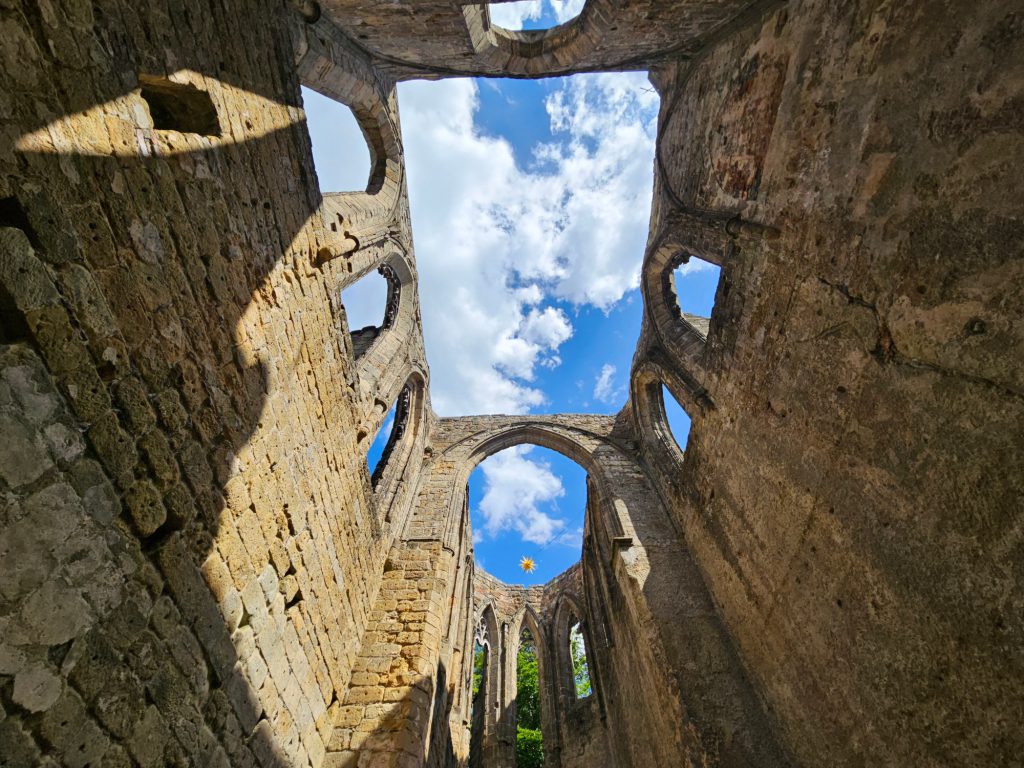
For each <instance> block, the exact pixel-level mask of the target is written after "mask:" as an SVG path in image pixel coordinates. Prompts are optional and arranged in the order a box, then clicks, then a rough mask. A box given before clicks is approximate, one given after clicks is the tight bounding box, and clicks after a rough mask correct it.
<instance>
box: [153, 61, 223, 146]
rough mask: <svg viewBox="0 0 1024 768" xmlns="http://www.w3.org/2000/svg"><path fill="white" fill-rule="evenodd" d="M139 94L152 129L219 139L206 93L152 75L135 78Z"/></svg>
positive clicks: (218, 132) (214, 116)
mask: <svg viewBox="0 0 1024 768" xmlns="http://www.w3.org/2000/svg"><path fill="white" fill-rule="evenodd" d="M139 91H140V93H141V94H142V99H143V101H145V102H146V106H147V107H148V108H149V116H150V118H151V119H152V120H153V127H154V128H155V129H157V130H159V131H178V132H179V133H197V134H200V135H202V136H220V134H221V130H220V121H219V120H218V119H217V108H216V107H215V106H214V105H213V100H212V99H211V98H210V94H208V93H207V92H206V91H203V90H200V89H199V88H196V87H195V86H194V85H190V84H188V83H175V82H172V81H171V80H168V79H167V78H166V77H157V76H155V75H139Z"/></svg>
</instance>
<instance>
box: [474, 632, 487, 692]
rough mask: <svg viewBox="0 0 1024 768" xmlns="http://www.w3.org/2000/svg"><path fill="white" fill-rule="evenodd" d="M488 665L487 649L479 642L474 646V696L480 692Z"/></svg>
mask: <svg viewBox="0 0 1024 768" xmlns="http://www.w3.org/2000/svg"><path fill="white" fill-rule="evenodd" d="M486 666H487V649H486V648H485V647H484V646H482V645H480V643H477V644H476V645H475V646H474V647H473V697H472V698H474V699H475V698H476V695H477V694H478V693H480V686H481V685H482V684H483V680H484V669H485V668H486Z"/></svg>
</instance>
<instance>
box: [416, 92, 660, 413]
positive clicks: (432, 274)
mask: <svg viewBox="0 0 1024 768" xmlns="http://www.w3.org/2000/svg"><path fill="white" fill-rule="evenodd" d="M399 103H400V106H401V112H402V125H403V136H404V140H405V148H406V163H407V168H408V179H409V189H410V201H411V207H412V218H413V233H414V238H415V246H416V253H417V265H418V269H419V273H420V280H419V290H420V298H421V303H422V308H423V313H422V314H423V325H424V334H425V337H426V349H427V354H428V358H429V363H430V368H431V397H432V401H433V404H434V406H435V408H436V409H437V411H438V413H440V414H442V415H459V414H469V413H495V412H497V413H523V412H525V411H528V410H530V409H533V408H537V407H539V406H541V405H543V404H544V402H545V396H544V394H543V392H541V391H540V390H539V389H537V388H536V387H535V386H533V385H532V384H531V382H533V381H534V374H535V370H536V367H537V366H543V367H553V366H557V365H558V363H559V362H560V359H559V357H558V349H559V346H560V345H561V344H562V343H563V342H564V341H565V340H566V339H568V338H569V337H570V336H571V335H572V331H573V328H572V323H571V322H570V320H569V318H568V316H567V315H566V314H565V313H564V312H563V311H562V310H561V309H559V308H556V307H552V306H550V303H551V302H554V301H563V302H568V303H570V304H572V305H586V304H589V305H593V306H596V307H599V308H601V309H604V310H608V309H610V308H611V306H612V305H614V304H615V302H617V301H618V300H619V299H621V298H622V296H623V295H624V293H625V292H627V291H629V290H631V289H633V288H635V287H636V286H637V285H638V284H639V270H640V263H641V260H642V257H643V250H644V246H645V243H646V238H647V227H648V218H649V211H650V198H651V185H652V180H653V157H654V149H653V147H654V143H653V139H654V131H655V119H656V113H657V103H658V101H657V95H656V94H655V93H654V91H653V89H652V88H651V87H650V85H649V84H648V83H647V81H646V79H645V77H644V76H643V75H642V74H639V73H614V74H602V75H578V76H575V77H572V78H569V79H567V80H565V81H563V82H562V84H561V85H560V86H559V87H558V88H557V89H556V90H555V91H553V92H552V93H551V94H550V95H549V96H548V98H547V103H546V107H547V111H548V115H549V118H550V120H551V125H552V130H553V133H554V137H555V139H556V140H555V141H553V142H550V143H546V144H541V145H538V146H537V147H535V148H534V159H535V162H534V163H532V164H531V165H530V167H528V168H525V169H524V168H522V167H521V166H519V165H517V163H516V157H515V154H514V153H513V150H512V147H511V145H510V144H509V143H508V142H507V141H505V140H504V139H502V138H495V137H493V136H487V135H484V134H483V133H482V132H481V131H480V130H479V128H478V127H477V124H476V122H475V115H476V110H477V108H478V103H479V102H478V92H477V86H476V84H475V83H474V81H472V80H443V81H439V82H408V83H402V84H401V85H400V86H399Z"/></svg>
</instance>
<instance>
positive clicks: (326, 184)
mask: <svg viewBox="0 0 1024 768" xmlns="http://www.w3.org/2000/svg"><path fill="white" fill-rule="evenodd" d="M302 105H303V108H304V109H305V112H306V129H307V130H308V131H309V140H310V143H311V144H312V145H313V167H314V168H315V170H316V177H317V182H318V183H319V185H320V191H321V193H324V194H326V193H328V192H364V191H366V188H367V186H368V184H369V180H370V171H371V167H372V162H371V155H370V147H369V145H367V143H366V137H365V136H364V135H363V131H362V129H361V128H360V127H359V122H358V121H357V120H356V116H355V115H354V114H353V113H352V110H351V109H349V108H348V107H347V106H346V105H344V104H342V103H341V102H340V101H335V100H334V99H329V98H327V97H326V96H323V95H321V94H319V93H317V92H316V91H314V90H312V89H310V88H307V87H305V86H302Z"/></svg>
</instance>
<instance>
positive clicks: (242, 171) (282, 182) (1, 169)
mask: <svg viewBox="0 0 1024 768" xmlns="http://www.w3.org/2000/svg"><path fill="white" fill-rule="evenodd" d="M0 28H2V31H3V34H2V35H0V52H2V53H3V56H4V62H5V66H4V74H5V79H4V81H3V83H2V84H0V134H2V135H3V141H0V288H2V290H0V322H2V329H0V701H2V702H3V705H2V707H3V708H2V709H0V763H2V764H3V765H12V766H19V767H20V766H27V765H68V766H78V765H81V766H84V765H109V766H121V765H154V766H164V765H211V766H227V765H231V766H254V767H255V766H261V768H267V767H269V766H283V765H287V766H307V765H309V766H314V768H315V766H321V765H326V766H358V768H367V766H421V765H427V766H430V767H431V768H454V766H465V765H466V763H467V761H468V762H469V764H470V765H472V766H473V768H477V767H478V766H482V765H484V766H491V767H492V768H495V767H499V766H511V765H512V764H513V763H512V761H513V746H514V735H515V690H514V674H513V673H514V664H515V651H516V644H517V642H518V637H519V630H520V629H521V628H522V627H523V626H528V627H529V628H530V629H531V632H534V633H535V634H536V635H537V640H538V645H539V647H540V648H541V666H542V675H541V676H542V680H543V681H544V685H543V694H542V698H543V700H542V720H543V725H544V733H545V743H546V749H547V763H548V766H549V768H576V767H577V766H590V765H605V764H614V765H616V766H623V767H625V766H655V765H657V766H660V765H666V766H668V765H673V766H674V765H703V766H736V767H737V768H738V767H739V766H744V767H746V766H751V765H756V766H758V767H759V768H766V767H768V766H782V765H800V766H822V768H824V767H825V766H828V767H829V768H844V767H845V766H850V767H851V768H852V767H853V766H861V765H894V766H930V765H941V766H943V767H944V768H945V767H947V766H948V767H950V768H960V767H961V766H962V767H963V768H967V766H971V768H973V767H974V766H988V765H992V766H995V765H1012V764H1015V762H1016V761H1018V760H1019V755H1020V753H1021V752H1022V750H1024V743H1022V741H1021V738H1022V736H1021V733H1020V729H1019V728H1018V727H1017V724H1018V723H1019V721H1020V720H1021V716H1022V714H1024V713H1022V712H1021V705H1020V702H1021V700H1022V698H1024V689H1022V688H1021V680H1022V675H1021V673H1020V670H1021V666H1022V651H1021V649H1022V648H1024V625H1022V619H1021V617H1022V616H1024V597H1022V594H1024V593H1022V584H1024V573H1022V572H1021V565H1020V564H1021V563H1022V562H1024V557H1022V556H1021V546H1020V540H1021V531H1022V524H1021V511H1022V506H1021V503H1020V500H1021V498H1024V486H1022V478H1024V466H1022V464H1021V457H1022V456H1024V443H1022V435H1024V427H1022V425H1024V408H1022V392H1024V363H1022V359H1024V355H1022V328H1024V324H1022V323H1021V321H1020V296H1021V295H1022V294H1024V268H1022V266H1021V264H1022V258H1021V248H1020V243H1021V242H1022V241H1024V237H1022V236H1024V229H1022V226H1024V225H1022V223H1021V211H1020V200H1021V199H1022V196H1024V190H1022V188H1021V183H1020V174H1019V173H1018V172H1017V171H1018V168H1019V167H1020V165H1021V161H1022V158H1024V151H1022V149H1024V136H1022V128H1021V126H1022V125H1024V119H1022V116H1021V107H1020V105H1021V103H1022V98H1024V97H1022V88H1024V78H1022V76H1021V72H1020V67H1019V66H1018V65H1017V63H1016V62H1018V61H1021V60H1024V51H1022V45H1024V35H1022V25H1021V20H1020V14H1019V12H1018V10H1017V9H1016V8H1015V7H1013V6H1012V4H1010V3H1008V2H1005V1H1004V0H992V2H986V3H969V2H966V0H948V2H944V3H941V4H928V3H923V2H904V3H890V4H884V3H883V4H879V3H872V2H860V1H858V2H850V3H826V2H823V1H822V0H791V2H789V3H786V4H781V3H775V2H760V3H755V2H747V1H746V0H742V1H740V0H729V1H726V2H719V3H695V2H690V0H681V1H680V2H663V1H662V0H638V1H637V2H631V3H612V2H609V1H608V0H589V2H587V3H586V5H585V6H584V9H583V11H582V13H581V15H580V17H579V18H578V19H577V20H574V21H572V22H570V23H568V24H567V25H564V26H562V27H559V28H557V29H554V30H550V31H544V32H526V33H513V32H509V31H508V30H500V29H497V28H494V27H493V26H492V25H490V24H489V16H488V12H487V10H486V7H485V6H483V5H478V4H471V3H465V2H449V1H448V0H445V1H444V2H440V1H435V0H410V1H409V2H403V3H379V2H366V1H365V0H321V2H320V3H319V4H316V3H309V2H293V3H277V4H271V5H270V6H268V5H267V4H255V3H252V2H250V0H225V2H221V3H215V4H210V3H204V2H198V0H158V2H156V3H150V4H142V5H140V4H138V3H135V4H132V3H126V2H123V0H112V2H107V3H101V4H97V3H76V2H47V3H38V2H35V0H25V1H24V2H20V3H7V4H4V5H3V8H2V9H0ZM608 69H612V70H618V69H625V70H648V71H649V72H650V73H651V79H652V82H654V83H655V86H656V88H657V89H658V91H659V93H660V95H661V98H662V113H661V115H660V118H659V130H658V137H657V139H658V146H657V163H656V167H655V169H654V172H655V174H656V177H655V178H656V184H655V199H654V206H653V213H652V222H651V227H652V237H651V245H650V248H649V249H648V253H647V254H646V256H645V262H644V268H643V272H642V281H641V283H642V294H643V300H644V310H643V328H642V333H641V338H640V343H639V345H638V349H637V353H636V356H635V359H634V365H633V370H632V382H631V392H630V400H629V403H628V404H627V406H626V407H625V408H624V409H623V411H622V413H620V414H619V415H617V416H616V417H605V416H588V415H572V414H570V415H560V416H528V417H526V416H524V417H505V416H484V417H468V418H462V419H438V418H436V417H435V416H434V415H433V414H432V412H431V409H430V400H429V392H428V389H427V382H428V380H429V376H428V372H427V367H426V358H425V354H424V350H423V337H422V328H421V325H420V320H419V307H418V299H417V296H416V280H417V273H416V264H415V257H414V249H413V239H412V233H411V224H410V220H409V212H408V201H407V197H406V185H405V178H404V173H405V167H404V159H403V150H402V136H401V131H400V130H399V120H398V103H397V96H396V90H395V87H394V86H395V82H396V81H398V80H402V79H410V78H420V77H430V78H436V77H448V76H456V75H465V74H484V75H499V76H500V75H512V76H517V77H519V76H531V77H534V76H546V75H552V74H565V73H571V72H575V71H591V70H608ZM300 84H304V85H307V86H310V87H312V88H314V89H315V90H318V91H319V92H321V93H323V94H326V95H327V96H329V97H331V98H334V99H337V100H339V101H342V102H344V103H345V104H348V105H349V106H350V107H351V108H352V110H353V113H354V114H355V115H356V118H357V120H358V121H359V124H360V126H361V127H362V129H363V132H364V134H365V136H366V139H367V141H368V143H369V144H370V146H371V148H372V155H373V158H374V167H373V170H372V173H371V179H370V183H369V185H368V191H366V192H358V193H345V194H329V193H328V194H321V193H320V192H319V190H317V188H316V183H315V179H316V174H315V169H314V168H313V166H312V160H311V153H310V146H309V139H308V135H307V131H306V130H305V128H304V124H303V123H304V114H303V112H302V109H301V92H300V90H299V86H300ZM481 174H482V175H481V178H484V177H485V176H486V169H485V168H484V169H481ZM689 255H693V256H697V257H700V258H704V259H706V260H708V261H712V262H714V263H716V264H720V265H721V267H722V278H721V282H720V286H719V291H718V295H717V302H716V306H715V308H714V311H713V312H712V316H711V317H710V318H697V317H695V316H692V315H683V314H682V313H681V312H680V311H679V309H678V307H677V306H676V304H675V295H674V291H675V289H674V286H673V283H672V281H671V280H670V279H669V273H670V272H671V268H672V267H673V266H674V265H675V264H676V263H678V261H679V260H680V259H681V258H683V257H685V256H689ZM639 256H640V254H637V258H638V259H639ZM374 269H380V271H381V272H382V274H384V275H385V277H386V279H387V281H388V283H389V287H390V289H391V298H390V300H389V304H388V307H387V310H386V321H385V322H384V323H383V324H382V326H381V327H379V328H378V327H373V328H369V329H362V330H358V331H355V332H352V331H353V329H349V328H348V325H347V316H346V313H345V308H344V307H343V306H342V305H341V302H340V301H339V298H338V297H339V295H340V291H341V289H342V288H344V287H346V286H348V285H350V284H351V283H352V282H353V281H354V280H356V279H358V278H359V277H360V276H362V275H364V274H366V273H367V272H369V271H371V270H374ZM662 384H664V385H666V386H667V387H668V388H669V390H670V391H671V392H672V393H673V394H674V395H675V396H676V398H677V399H678V400H679V401H680V402H681V403H682V404H683V406H684V407H685V408H686V409H687V410H688V412H689V415H690V417H691V419H692V429H691V433H690V436H689V440H688V442H687V444H686V445H685V446H677V445H675V444H674V443H673V442H672V440H671V437H670V435H669V433H668V430H667V427H666V424H665V423H664V409H663V407H662V404H661V400H660V398H661V397H662V395H661V386H662ZM392 403H396V404H397V405H396V410H397V412H398V414H399V417H398V428H397V431H396V433H395V434H397V435H398V437H397V438H396V440H395V441H394V442H393V444H390V445H389V448H388V450H387V453H386V459H385V460H384V461H383V462H382V464H381V467H382V468H381V470H380V471H379V472H377V473H376V474H375V475H371V474H370V472H369V471H368V468H367V466H366V462H365V455H366V451H367V449H368V446H369V445H370V443H371V442H372V440H373V436H374V435H375V434H376V433H377V431H378V430H379V429H380V428H381V426H382V424H383V421H384V419H385V416H386V414H387V412H388V409H389V406H390V405H391V404H392ZM523 442H533V443H539V444H542V445H546V446H548V447H551V448H553V449H555V450H559V451H561V452H563V453H564V454H566V455H567V456H569V457H570V458H572V459H574V460H575V461H577V462H579V463H580V464H581V465H582V466H583V467H584V468H585V469H586V471H587V473H588V476H589V483H588V507H587V513H586V520H587V523H586V530H585V548H584V555H583V558H582V560H581V562H580V563H579V564H578V565H576V566H574V567H573V568H571V569H569V570H568V571H567V572H566V573H564V574H562V575H561V576H559V577H558V578H556V579H555V580H553V581H552V582H550V583H549V584H547V585H544V586H543V587H537V588H531V589H528V590H527V589H523V588H518V587H515V586H512V585H504V584H500V583H498V582H497V581H495V580H494V579H492V578H491V577H489V576H488V575H487V574H485V573H483V572H482V571H481V570H479V569H475V568H474V566H473V563H472V532H471V531H470V530H469V521H468V515H467V514H466V506H465V487H466V481H467V478H468V474H469V472H470V471H471V470H472V467H473V466H475V465H476V463H478V462H479V461H480V460H481V459H483V458H484V457H485V456H486V455H489V454H491V453H493V452H495V451H497V450H500V449H501V448H504V447H509V446H511V445H515V444H519V443H523ZM570 617H575V618H579V619H580V620H581V623H582V625H583V626H584V627H585V632H586V635H587V646H588V661H589V663H590V666H591V671H592V677H593V683H594V695H593V696H592V697H590V698H589V699H585V700H577V699H576V698H575V694H574V693H573V692H572V686H571V680H570V679H569V677H568V674H569V673H568V668H567V660H566V658H565V657H566V652H567V640H566V632H567V626H568V620H569V618H570ZM478 628H479V629H481V630H484V629H486V634H487V638H488V642H489V644H490V647H491V652H492V653H493V654H494V656H493V658H494V659H495V660H496V663H494V664H493V665H492V666H491V667H490V668H489V673H488V679H487V685H486V688H485V692H484V694H483V695H482V699H481V703H483V702H486V706H485V707H478V708H476V709H474V711H473V717H472V718H471V716H470V709H471V702H470V700H469V691H470V689H469V685H470V679H471V670H470V665H471V663H472V648H473V640H474V632H475V630H477V629H478ZM502 659H503V660H504V661H503V662H502V661H501V660H502ZM471 720H475V726H476V727H477V728H478V729H479V732H476V731H475V730H474V723H471V722H470V721H471ZM471 732H476V735H477V736H478V738H477V739H476V740H475V741H474V742H473V745H472V748H471V744H470V736H471Z"/></svg>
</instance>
